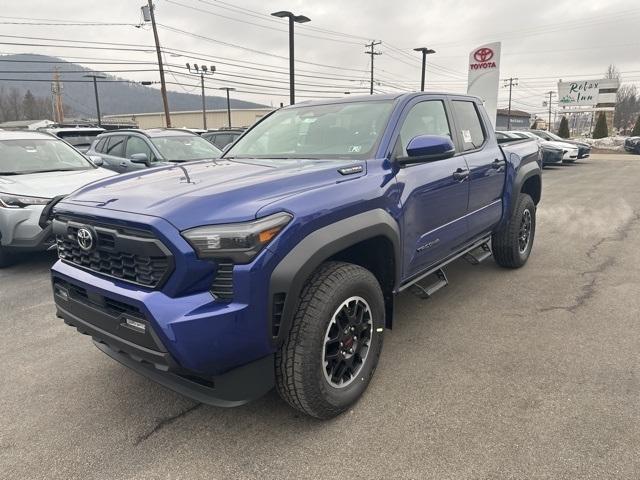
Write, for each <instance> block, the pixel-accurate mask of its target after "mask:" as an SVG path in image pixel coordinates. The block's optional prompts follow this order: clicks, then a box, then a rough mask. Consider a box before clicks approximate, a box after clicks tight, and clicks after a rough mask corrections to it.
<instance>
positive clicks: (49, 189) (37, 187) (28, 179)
mask: <svg viewBox="0 0 640 480" xmlns="http://www.w3.org/2000/svg"><path fill="white" fill-rule="evenodd" d="M114 175H116V174H115V172H112V171H110V170H107V169H105V168H89V169H87V170H74V171H70V172H64V171H63V172H43V173H29V174H25V175H6V176H0V192H3V193H12V194H15V195H26V196H30V197H43V198H53V197H57V196H58V195H68V194H69V193H71V192H73V191H74V190H77V189H78V188H80V187H83V186H85V185H86V184H88V183H91V182H93V181H95V180H101V179H104V178H108V177H112V176H114Z"/></svg>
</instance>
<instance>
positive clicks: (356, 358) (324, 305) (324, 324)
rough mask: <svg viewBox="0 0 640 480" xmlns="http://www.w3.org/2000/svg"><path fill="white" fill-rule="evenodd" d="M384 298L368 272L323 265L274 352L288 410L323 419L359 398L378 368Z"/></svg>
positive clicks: (346, 265)
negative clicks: (283, 338) (283, 340)
mask: <svg viewBox="0 0 640 480" xmlns="http://www.w3.org/2000/svg"><path fill="white" fill-rule="evenodd" d="M384 312H385V309H384V297H383V295H382V290H381V288H380V284H379V283H378V281H377V279H376V278H375V277H374V276H373V274H372V273H371V272H369V271H368V270H366V269H364V268H362V267H359V266H357V265H353V264H349V263H343V262H327V263H325V264H323V265H321V266H320V268H319V269H318V270H317V271H316V272H315V273H314V274H313V275H312V277H311V278H310V279H309V281H308V282H307V284H306V285H305V287H304V289H303V291H302V294H301V296H300V303H299V307H298V311H297V312H296V314H295V317H294V319H293V324H292V326H291V331H290V332H289V335H288V338H287V339H286V341H285V343H284V345H283V346H282V348H281V349H280V351H279V352H278V353H277V354H276V386H277V389H278V393H279V394H280V396H281V397H282V398H283V399H284V400H285V401H286V402H287V403H289V404H290V405H291V406H292V407H294V408H296V409H298V410H300V411H302V412H304V413H306V414H307V415H310V416H312V417H316V418H321V419H326V418H331V417H334V416H336V415H338V414H340V413H342V412H343V411H345V410H346V409H348V408H349V407H350V406H351V405H352V404H353V403H355V402H356V401H357V400H358V398H360V396H361V395H362V394H363V392H364V391H365V390H366V388H367V386H368V385H369V381H370V380H371V377H372V376H373V373H374V371H375V369H376V366H377V364H378V358H379V357H380V352H381V350H382V338H383V332H384V314H385V313H384Z"/></svg>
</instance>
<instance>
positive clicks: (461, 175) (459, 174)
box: [453, 168, 469, 182]
mask: <svg viewBox="0 0 640 480" xmlns="http://www.w3.org/2000/svg"><path fill="white" fill-rule="evenodd" d="M468 177H469V170H468V169H466V168H458V169H457V170H456V171H455V172H453V178H454V179H456V180H457V181H459V182H464V181H465V180H466V179H467V178H468Z"/></svg>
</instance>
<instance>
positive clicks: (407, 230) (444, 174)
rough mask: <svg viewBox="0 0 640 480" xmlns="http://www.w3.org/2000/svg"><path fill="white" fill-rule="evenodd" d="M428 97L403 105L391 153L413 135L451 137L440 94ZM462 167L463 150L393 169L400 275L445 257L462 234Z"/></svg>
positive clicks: (465, 185)
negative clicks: (399, 217)
mask: <svg viewBox="0 0 640 480" xmlns="http://www.w3.org/2000/svg"><path fill="white" fill-rule="evenodd" d="M430 98H433V99H429V100H422V101H417V103H412V104H409V105H408V106H407V107H406V108H405V111H404V112H403V118H402V119H401V120H400V125H401V126H400V127H399V129H397V135H398V136H397V139H396V140H395V142H396V143H395V145H396V147H395V151H394V156H396V157H397V156H404V155H407V145H408V144H409V142H410V141H411V139H412V138H414V137H416V136H418V135H447V136H449V137H451V138H453V135H452V132H453V127H452V125H453V122H452V121H451V119H450V118H449V114H448V112H447V107H446V103H445V100H444V99H443V98H438V97H430ZM418 100H420V99H418ZM454 143H455V142H454ZM468 171H469V170H468V167H467V163H466V161H465V158H464V156H463V155H457V156H454V157H451V158H447V159H443V160H438V161H433V162H428V163H418V164H414V165H409V166H406V167H403V168H401V169H400V170H399V171H398V173H397V175H396V179H397V181H398V184H399V186H400V189H401V192H402V193H401V197H400V198H401V203H402V211H403V215H402V216H403V220H402V224H403V232H402V237H403V243H404V245H403V247H404V248H403V252H404V253H403V255H404V258H403V277H404V278H403V280H406V279H409V278H410V277H412V276H414V275H416V274H418V273H420V272H421V271H424V270H425V269H427V268H428V267H430V266H432V265H435V264H436V263H438V262H439V261H441V260H443V259H445V258H446V257H448V256H449V255H451V254H452V253H454V252H455V250H456V248H457V247H459V246H460V245H461V244H462V243H464V242H465V240H466V239H467V236H468V233H467V221H466V218H465V215H466V213H467V202H468V197H469V182H468V178H467V177H466V175H467V174H468Z"/></svg>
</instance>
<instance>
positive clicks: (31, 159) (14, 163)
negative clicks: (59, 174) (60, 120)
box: [0, 138, 94, 175]
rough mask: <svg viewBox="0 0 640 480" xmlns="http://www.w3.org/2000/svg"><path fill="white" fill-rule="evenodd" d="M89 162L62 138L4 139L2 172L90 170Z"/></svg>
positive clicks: (0, 159) (0, 147)
mask: <svg viewBox="0 0 640 480" xmlns="http://www.w3.org/2000/svg"><path fill="white" fill-rule="evenodd" d="M90 168H94V167H93V165H91V163H89V161H88V160H87V159H86V158H85V157H83V156H82V154H80V153H79V152H77V151H76V150H75V149H74V148H72V147H70V146H69V145H67V144H66V143H64V142H63V141H61V140H56V139H54V138H51V139H48V138H46V139H29V140H27V139H25V140H1V141H0V174H2V173H3V172H7V173H11V174H14V175H19V174H24V173H38V172H55V171H65V170H88V169H90Z"/></svg>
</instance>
